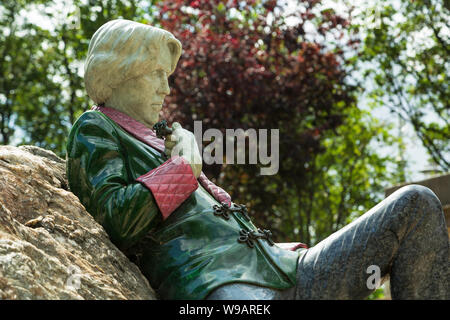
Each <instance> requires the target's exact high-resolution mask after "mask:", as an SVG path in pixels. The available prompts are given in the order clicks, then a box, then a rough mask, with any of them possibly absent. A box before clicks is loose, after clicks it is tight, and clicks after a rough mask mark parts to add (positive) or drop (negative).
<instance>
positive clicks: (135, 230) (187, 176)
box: [66, 108, 300, 299]
mask: <svg viewBox="0 0 450 320" xmlns="http://www.w3.org/2000/svg"><path fill="white" fill-rule="evenodd" d="M107 109H108V108H104V109H103V110H101V109H99V108H97V110H93V111H87V112H85V113H83V114H82V115H81V116H80V118H78V120H77V121H76V122H75V123H74V125H73V127H72V129H71V132H70V135H69V139H68V143H67V156H66V157H67V177H68V180H69V185H70V189H71V191H72V192H73V193H74V194H75V195H76V196H78V198H79V199H80V201H81V203H82V204H83V205H84V206H85V207H86V209H87V211H88V212H89V213H90V214H91V215H92V216H93V217H94V218H95V219H96V220H97V221H98V222H99V223H100V224H101V225H102V226H103V227H104V228H105V230H106V232H107V233H108V235H109V236H110V239H111V241H112V242H113V243H114V244H116V245H117V246H118V247H119V248H121V249H122V250H126V249H127V248H130V247H139V250H140V251H141V252H140V254H141V256H142V258H141V261H142V264H141V265H140V267H141V270H142V271H143V273H144V274H145V276H146V277H147V278H148V280H149V282H150V284H151V286H152V287H153V288H154V289H155V290H156V291H157V293H158V294H159V297H160V298H162V299H203V298H205V297H206V296H207V295H208V294H209V293H210V292H211V291H212V290H213V289H214V288H217V287H218V286H220V285H223V284H227V283H235V282H241V283H242V282H243V283H250V284H255V285H259V286H264V287H269V288H274V289H287V288H290V287H293V286H294V285H295V282H296V269H297V262H298V258H299V254H300V253H299V252H295V251H289V250H286V249H282V248H280V247H278V246H276V245H274V244H273V242H271V241H270V237H268V236H267V237H265V236H264V232H263V231H262V230H259V229H257V228H256V227H255V225H254V224H253V223H252V222H251V220H250V219H249V218H248V215H247V214H245V213H244V212H243V211H242V210H241V211H239V210H227V208H230V206H231V208H233V207H235V204H233V203H232V202H231V200H230V198H229V196H228V194H227V193H226V192H224V191H223V190H222V189H221V188H219V187H217V186H215V185H214V184H213V183H212V182H210V181H209V180H208V179H207V178H206V176H204V174H202V176H201V177H200V178H199V179H198V180H197V179H195V177H194V176H193V174H192V170H191V169H190V166H189V164H187V163H186V162H185V161H184V160H183V158H180V157H178V158H177V157H174V158H170V159H166V158H165V157H164V154H163V152H162V150H163V149H162V147H163V145H164V143H163V140H161V139H158V138H156V136H155V134H154V133H153V132H152V130H150V129H147V130H148V131H147V132H146V133H145V134H142V132H141V133H136V132H133V130H135V129H136V127H139V126H141V127H140V128H143V125H142V124H140V123H137V122H136V121H135V120H134V119H131V118H129V117H128V116H126V115H124V114H120V113H119V115H120V116H121V118H120V117H116V118H115V120H116V121H118V120H117V119H122V120H123V121H119V122H120V125H119V124H118V123H116V122H115V121H113V120H112V119H111V118H110V117H108V116H107V115H105V113H107V112H105V110H106V111H107ZM100 111H103V113H102V112H100ZM115 112H116V113H117V111H115ZM125 129H127V130H125ZM142 130H144V129H142ZM143 136H147V138H148V139H147V138H142V137H143ZM146 139H147V140H146ZM150 140H152V141H153V142H151V141H150ZM199 181H200V182H201V183H199ZM221 203H225V204H228V205H229V206H227V205H222V204H221ZM252 234H253V235H259V236H256V237H252ZM265 235H267V234H265ZM140 244H144V245H140Z"/></svg>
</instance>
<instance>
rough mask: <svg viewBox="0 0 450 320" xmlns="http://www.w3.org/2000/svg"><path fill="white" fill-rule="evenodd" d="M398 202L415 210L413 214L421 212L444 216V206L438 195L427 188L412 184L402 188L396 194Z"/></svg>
mask: <svg viewBox="0 0 450 320" xmlns="http://www.w3.org/2000/svg"><path fill="white" fill-rule="evenodd" d="M396 194H397V197H398V200H399V201H402V202H404V203H405V205H406V206H407V207H411V208H413V209H418V210H411V211H412V212H421V213H423V214H427V215H433V216H437V217H438V218H439V219H440V216H442V205H441V202H440V200H439V198H438V197H437V196H436V194H435V193H434V192H433V191H432V190H431V189H430V188H427V187H424V186H421V185H417V184H411V185H408V186H405V187H402V188H400V189H399V190H397V192H396Z"/></svg>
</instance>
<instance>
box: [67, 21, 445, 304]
mask: <svg viewBox="0 0 450 320" xmlns="http://www.w3.org/2000/svg"><path fill="white" fill-rule="evenodd" d="M180 55H181V44H180V42H179V41H178V40H177V39H175V37H174V36H173V35H172V34H171V33H169V32H167V31H165V30H162V29H159V28H155V27H152V26H148V25H144V24H140V23H136V22H133V21H128V20H113V21H110V22H108V23H106V24H104V25H103V26H101V27H100V28H99V29H98V30H97V31H96V32H95V34H94V36H93V37H92V39H91V42H90V44H89V50H88V56H87V59H86V63H85V76H84V78H85V83H86V90H87V93H88V94H89V97H90V98H91V99H92V100H93V101H94V102H95V105H94V107H93V108H92V110H89V111H86V112H85V113H83V114H82V115H81V116H80V117H79V118H78V119H77V121H76V122H75V123H74V125H73V127H72V129H71V132H70V136H69V139H68V143H67V177H68V180H69V184H70V189H71V190H72V192H73V193H74V194H75V195H77V196H78V198H79V199H80V201H81V203H82V204H83V205H84V206H85V207H86V209H87V211H88V212H89V213H90V214H91V215H92V216H93V217H94V218H95V219H96V220H97V221H98V222H99V223H100V224H101V225H102V226H103V227H104V228H105V230H106V231H107V233H108V234H109V236H110V238H111V241H112V242H113V243H114V244H116V245H117V246H118V247H119V248H120V249H121V250H123V251H124V252H134V253H136V255H137V256H139V259H138V260H136V261H138V265H139V267H140V269H141V270H142V272H143V273H144V275H145V276H146V277H147V278H148V280H149V282H150V284H151V286H152V287H153V288H154V289H155V290H156V292H157V293H158V295H159V298H161V299H364V298H366V297H367V296H368V295H369V294H370V293H371V292H373V291H374V287H373V286H370V285H368V283H369V282H370V281H369V279H368V278H369V277H370V276H371V273H369V272H368V270H372V269H373V268H378V270H379V273H380V278H381V279H386V278H387V277H389V278H390V287H391V295H392V298H394V299H449V297H450V296H449V284H448V280H449V273H448V257H449V239H448V233H447V229H446V224H445V220H444V215H443V212H442V207H441V204H440V202H439V200H438V199H437V197H436V196H435V194H434V193H433V192H432V191H431V190H429V189H428V188H425V187H422V186H418V185H412V186H407V187H403V188H401V189H400V190H398V191H397V192H395V193H394V194H392V195H391V196H389V197H388V198H386V199H385V200H384V201H382V202H381V203H379V204H378V205H376V206H375V207H374V208H372V209H371V210H370V211H368V212H367V213H365V214H364V215H362V216H361V217H359V218H357V219H356V220H354V221H353V222H352V223H350V224H349V225H347V226H345V227H344V228H342V229H341V230H339V231H338V232H336V233H334V234H332V235H330V236H329V237H328V238H326V239H325V240H323V241H321V242H320V243H318V244H317V245H315V246H313V247H312V248H307V247H306V246H305V245H303V244H301V243H294V244H293V245H292V247H286V245H279V244H276V243H274V242H273V240H272V238H271V236H272V234H271V232H270V231H269V230H266V229H260V228H257V227H256V226H255V225H254V224H253V223H252V220H251V217H250V216H249V214H248V211H247V209H246V207H245V206H243V205H239V204H235V203H233V202H232V200H231V198H230V196H229V195H228V193H227V192H225V191H224V190H223V189H222V188H220V187H218V186H216V185H215V184H214V183H212V182H211V181H210V180H209V179H208V178H207V177H206V176H205V175H204V174H203V173H202V163H201V156H200V153H199V150H198V147H197V143H196V142H195V138H194V135H193V134H192V133H191V132H189V131H187V130H185V129H183V128H182V127H181V125H180V124H179V123H174V124H173V125H172V128H171V130H172V133H170V134H168V135H167V137H166V138H165V139H164V138H159V137H158V136H157V135H156V133H155V131H154V130H153V126H154V125H155V124H156V123H157V122H158V120H159V112H160V110H161V108H162V104H163V101H164V98H165V96H166V95H168V94H169V93H170V89H169V85H168V76H169V75H170V74H172V73H173V72H174V70H175V67H176V64H177V62H178V59H179V58H180ZM175 149H177V150H178V151H179V152H178V153H176V154H174V153H173V151H174V150H175ZM371 268H372V269H371ZM373 270H375V269H373Z"/></svg>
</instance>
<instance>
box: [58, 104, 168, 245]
mask: <svg viewBox="0 0 450 320" xmlns="http://www.w3.org/2000/svg"><path fill="white" fill-rule="evenodd" d="M126 155H127V153H126V152H125V150H123V149H122V146H121V144H120V140H119V138H118V134H117V132H116V129H115V128H114V126H113V125H112V124H111V123H110V122H109V121H108V120H107V119H105V118H104V117H103V115H100V114H96V112H87V113H85V114H83V115H82V116H81V117H80V119H78V120H77V122H76V123H75V124H74V126H73V128H72V130H71V133H70V136H69V142H68V145H67V178H68V180H69V185H70V188H71V191H72V192H73V193H74V194H75V195H77V196H78V198H79V199H80V201H81V203H82V204H83V205H84V206H85V207H86V209H87V211H88V212H89V213H90V214H91V215H93V217H94V218H95V220H96V221H98V222H99V223H100V224H101V225H103V227H104V228H105V230H106V232H107V233H108V235H109V236H110V238H111V241H112V242H113V243H114V244H115V245H117V246H118V247H119V248H120V249H126V248H128V247H130V246H132V245H133V244H134V243H136V242H137V241H138V240H140V239H141V238H142V237H143V236H145V234H146V233H148V232H149V231H150V230H151V229H152V228H153V227H155V226H156V225H157V224H158V223H159V222H160V221H161V220H162V216H161V213H160V211H159V209H158V206H157V204H156V202H155V199H154V197H153V195H152V193H151V192H150V191H149V189H147V188H146V187H145V186H144V185H143V184H141V183H140V182H138V181H135V180H134V179H133V177H131V176H130V173H129V170H128V168H127V162H126Z"/></svg>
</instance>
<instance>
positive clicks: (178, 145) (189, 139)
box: [164, 122, 202, 178]
mask: <svg viewBox="0 0 450 320" xmlns="http://www.w3.org/2000/svg"><path fill="white" fill-rule="evenodd" d="M172 130H173V132H172V134H170V135H168V136H167V137H166V139H165V140H164V145H165V150H164V152H165V154H167V155H168V156H169V157H173V156H181V157H183V158H184V159H186V160H187V162H188V163H189V164H190V165H191V168H192V172H193V173H194V176H195V177H196V178H198V177H199V176H200V174H201V172H202V157H201V155H200V152H199V150H198V146H197V142H196V141H195V136H194V134H193V133H192V132H190V131H188V130H186V129H183V128H182V127H181V125H180V124H179V123H178V122H174V123H173V124H172Z"/></svg>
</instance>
